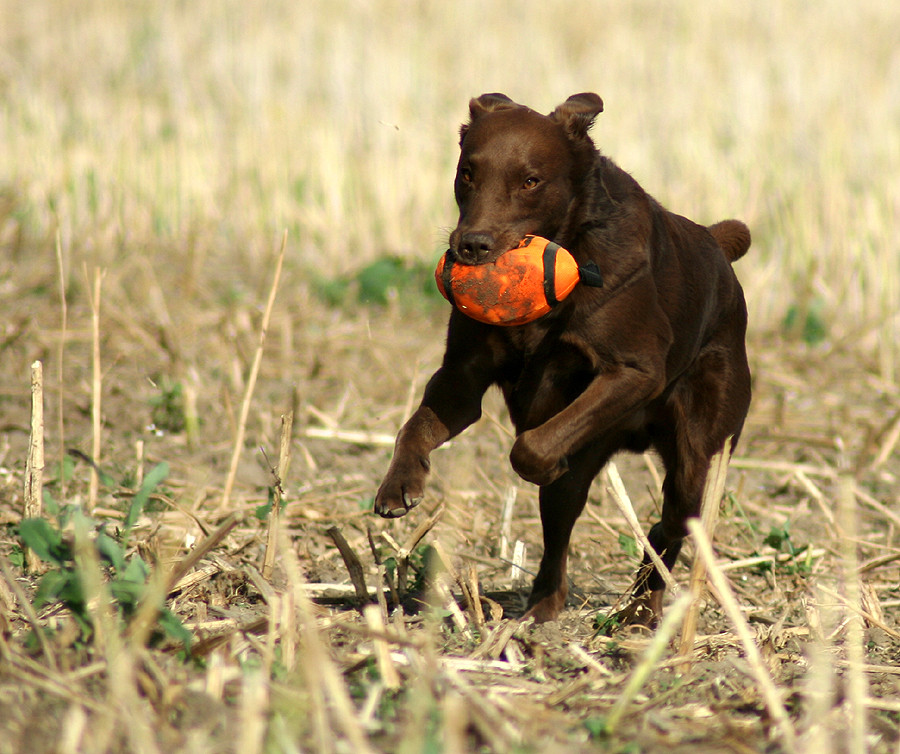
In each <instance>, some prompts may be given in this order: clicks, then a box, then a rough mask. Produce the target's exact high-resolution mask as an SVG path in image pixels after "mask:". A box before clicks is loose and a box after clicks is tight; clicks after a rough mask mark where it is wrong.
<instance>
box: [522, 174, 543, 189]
mask: <svg viewBox="0 0 900 754" xmlns="http://www.w3.org/2000/svg"><path fill="white" fill-rule="evenodd" d="M540 182H541V179H540V178H535V177H534V176H531V177H530V178H526V179H525V182H524V183H523V184H522V188H524V189H533V188H534V187H535V186H537V185H538V184H539V183H540Z"/></svg>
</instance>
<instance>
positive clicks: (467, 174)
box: [459, 168, 472, 183]
mask: <svg viewBox="0 0 900 754" xmlns="http://www.w3.org/2000/svg"><path fill="white" fill-rule="evenodd" d="M459 177H460V178H462V179H463V181H464V182H465V183H471V182H472V171H471V170H469V169H468V168H463V169H462V170H460V171H459Z"/></svg>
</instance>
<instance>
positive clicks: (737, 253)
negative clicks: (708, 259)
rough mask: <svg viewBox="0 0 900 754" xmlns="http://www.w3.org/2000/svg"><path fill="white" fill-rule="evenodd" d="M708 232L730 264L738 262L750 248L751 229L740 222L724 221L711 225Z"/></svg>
mask: <svg viewBox="0 0 900 754" xmlns="http://www.w3.org/2000/svg"><path fill="white" fill-rule="evenodd" d="M708 230H709V232H710V233H712V237H713V238H715V239H716V243H717V244H719V246H720V247H721V249H722V251H723V252H725V258H726V259H727V260H728V261H729V262H735V261H737V260H738V259H740V258H741V257H742V256H744V254H746V253H747V249H749V248H750V229H749V228H748V227H747V226H746V225H744V223H742V222H741V221H740V220H722V222H720V223H716V224H715V225H710V226H709V228H708Z"/></svg>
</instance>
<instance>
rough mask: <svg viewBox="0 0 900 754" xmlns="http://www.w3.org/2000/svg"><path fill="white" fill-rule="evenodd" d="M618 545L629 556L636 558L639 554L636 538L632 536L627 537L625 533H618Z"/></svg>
mask: <svg viewBox="0 0 900 754" xmlns="http://www.w3.org/2000/svg"><path fill="white" fill-rule="evenodd" d="M619 547H621V548H622V550H623V552H624V553H625V554H626V555H628V557H630V558H636V557H638V556H639V555H640V554H641V553H640V548H639V547H638V543H637V540H636V539H635V538H634V537H629V536H628V535H627V534H620V535H619Z"/></svg>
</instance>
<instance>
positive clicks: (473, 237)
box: [456, 232, 494, 264]
mask: <svg viewBox="0 0 900 754" xmlns="http://www.w3.org/2000/svg"><path fill="white" fill-rule="evenodd" d="M493 250H494V237H493V236H492V235H491V234H490V233H474V232H470V233H463V234H462V236H461V237H460V239H459V248H457V250H456V254H457V256H458V257H459V258H460V259H462V261H464V262H468V263H469V264H478V263H479V262H482V261H484V259H486V258H487V256H488V254H490V253H491V252H492V251H493Z"/></svg>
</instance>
